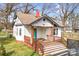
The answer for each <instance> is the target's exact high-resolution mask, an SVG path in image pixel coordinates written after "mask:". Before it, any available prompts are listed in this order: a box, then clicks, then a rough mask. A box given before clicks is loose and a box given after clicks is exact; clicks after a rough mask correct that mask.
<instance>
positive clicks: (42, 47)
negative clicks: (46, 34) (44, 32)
mask: <svg viewBox="0 0 79 59" xmlns="http://www.w3.org/2000/svg"><path fill="white" fill-rule="evenodd" d="M34 48H35V51H36V52H37V53H38V54H40V55H43V56H57V55H59V56H65V55H68V49H67V48H66V46H65V45H64V44H62V43H61V42H57V41H49V40H43V39H38V40H37V41H36V42H35V47H34Z"/></svg>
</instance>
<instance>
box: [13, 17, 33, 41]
mask: <svg viewBox="0 0 79 59" xmlns="http://www.w3.org/2000/svg"><path fill="white" fill-rule="evenodd" d="M19 24H21V25H22V23H21V21H20V20H19V18H17V19H16V20H15V24H14V27H13V36H14V37H15V38H16V40H19V41H24V35H25V36H28V37H30V38H31V29H30V27H29V26H24V25H22V26H18V25H19ZM16 25H17V26H16ZM20 28H21V29H22V30H21V31H22V32H21V34H22V35H21V36H20V35H19V30H20ZM17 29H18V30H17ZM17 33H18V34H17ZM30 41H32V39H31V40H30Z"/></svg>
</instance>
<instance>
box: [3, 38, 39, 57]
mask: <svg viewBox="0 0 79 59" xmlns="http://www.w3.org/2000/svg"><path fill="white" fill-rule="evenodd" d="M9 40H10V39H9ZM7 42H8V40H7ZM4 47H5V49H6V52H7V56H38V54H37V53H35V52H34V51H33V50H32V49H31V48H29V47H27V46H26V45H24V44H23V43H16V41H15V40H12V41H11V40H10V41H9V42H8V43H7V44H5V43H4Z"/></svg>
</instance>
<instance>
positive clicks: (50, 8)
mask: <svg viewBox="0 0 79 59" xmlns="http://www.w3.org/2000/svg"><path fill="white" fill-rule="evenodd" d="M56 10H57V9H56V4H51V3H50V4H49V3H48V4H47V3H44V4H43V5H42V8H41V15H48V14H50V13H55V11H56Z"/></svg>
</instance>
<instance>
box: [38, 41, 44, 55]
mask: <svg viewBox="0 0 79 59" xmlns="http://www.w3.org/2000/svg"><path fill="white" fill-rule="evenodd" d="M37 46H38V48H37V50H38V52H39V49H40V51H41V53H42V55H44V46H43V44H42V43H41V42H40V41H39V40H38V41H37Z"/></svg>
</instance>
